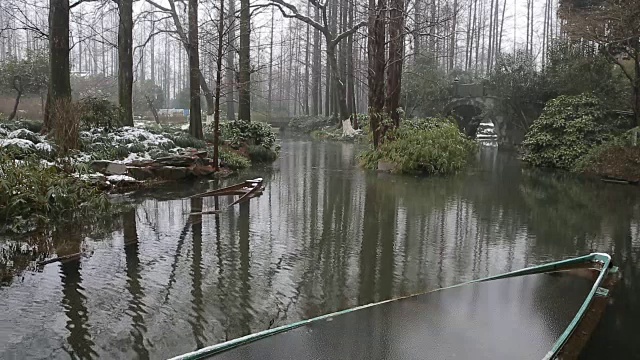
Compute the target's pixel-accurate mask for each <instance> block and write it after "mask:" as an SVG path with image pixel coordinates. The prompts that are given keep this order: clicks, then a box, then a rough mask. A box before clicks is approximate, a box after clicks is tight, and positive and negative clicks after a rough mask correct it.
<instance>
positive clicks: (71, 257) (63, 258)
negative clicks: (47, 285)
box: [36, 252, 84, 266]
mask: <svg viewBox="0 0 640 360" xmlns="http://www.w3.org/2000/svg"><path fill="white" fill-rule="evenodd" d="M82 254H84V253H82V252H79V253H75V254H70V255H64V256H59V257H57V258H53V259H48V260H42V261H38V262H37V263H36V264H37V265H38V266H44V265H47V264H52V263H55V262H58V261H66V260H76V259H78V258H79V257H80V256H82Z"/></svg>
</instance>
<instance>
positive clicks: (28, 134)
mask: <svg viewBox="0 0 640 360" xmlns="http://www.w3.org/2000/svg"><path fill="white" fill-rule="evenodd" d="M7 138H9V139H29V138H33V139H36V140H38V142H40V141H42V140H44V137H42V136H40V135H38V134H36V133H34V132H33V131H29V130H27V129H18V130H15V131H12V132H10V133H9V135H7Z"/></svg>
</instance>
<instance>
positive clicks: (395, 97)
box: [386, 0, 457, 128]
mask: <svg viewBox="0 0 640 360" xmlns="http://www.w3.org/2000/svg"><path fill="white" fill-rule="evenodd" d="M454 4H456V5H455V6H457V0H456V1H455V3H454ZM390 5H391V9H390V10H389V17H390V19H389V65H388V68H387V99H386V113H387V114H388V115H389V117H390V118H391V120H392V121H393V127H395V128H397V127H398V126H400V111H399V110H400V90H401V87H402V62H403V59H402V54H403V48H404V0H391V4H390ZM455 21H456V20H455V15H454V25H453V28H454V29H455ZM453 39H454V40H452V42H453V41H455V34H454V35H453ZM453 45H454V44H452V47H451V49H453V48H454V46H453ZM453 56H454V51H453V50H452V52H451V57H450V59H449V66H450V68H453Z"/></svg>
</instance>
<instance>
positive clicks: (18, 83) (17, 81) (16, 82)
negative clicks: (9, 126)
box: [7, 75, 24, 121]
mask: <svg viewBox="0 0 640 360" xmlns="http://www.w3.org/2000/svg"><path fill="white" fill-rule="evenodd" d="M13 88H14V89H15V90H16V92H17V94H16V102H15V103H14V104H13V110H12V111H11V114H9V118H8V119H7V120H8V121H12V120H13V119H14V118H15V117H16V113H17V112H18V105H20V98H21V97H22V93H23V92H24V86H22V77H20V76H19V75H16V76H15V77H14V78H13Z"/></svg>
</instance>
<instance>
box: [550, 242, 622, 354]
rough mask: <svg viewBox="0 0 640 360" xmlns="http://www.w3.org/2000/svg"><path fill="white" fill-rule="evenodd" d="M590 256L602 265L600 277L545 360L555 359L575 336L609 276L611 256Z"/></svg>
mask: <svg viewBox="0 0 640 360" xmlns="http://www.w3.org/2000/svg"><path fill="white" fill-rule="evenodd" d="M590 256H592V257H593V260H592V261H597V262H601V263H602V268H601V269H600V275H598V278H597V279H596V282H595V283H594V284H593V287H592V288H591V291H590V292H589V295H588V296H587V298H586V299H585V300H584V302H583V303H582V306H581V307H580V309H579V310H578V313H577V314H576V316H575V317H574V318H573V320H571V323H569V326H567V328H566V330H565V331H564V333H562V335H561V336H560V338H559V339H558V340H557V341H556V343H555V344H554V345H553V348H552V349H551V350H550V351H549V353H548V354H547V355H546V356H545V357H544V359H543V360H550V359H553V358H554V357H555V356H556V355H558V352H559V351H560V350H561V349H562V346H564V344H565V343H566V342H567V340H569V337H570V336H571V334H573V331H574V330H575V329H576V327H577V326H578V324H579V323H580V320H582V317H583V316H584V314H585V313H586V312H587V310H588V309H589V305H591V301H592V300H593V297H594V296H595V295H596V292H597V291H598V287H600V285H601V284H602V281H604V279H605V277H606V276H607V272H608V271H609V266H610V265H611V256H610V255H609V254H605V253H593V254H591V255H590Z"/></svg>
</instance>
